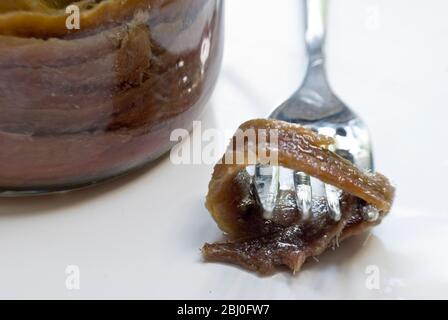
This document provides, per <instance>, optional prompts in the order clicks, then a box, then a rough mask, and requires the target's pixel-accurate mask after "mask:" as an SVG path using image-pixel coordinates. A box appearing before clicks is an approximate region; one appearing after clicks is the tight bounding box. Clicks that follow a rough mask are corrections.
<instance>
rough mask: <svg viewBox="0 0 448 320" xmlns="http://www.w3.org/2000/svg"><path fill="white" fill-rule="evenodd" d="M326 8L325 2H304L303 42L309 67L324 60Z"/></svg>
mask: <svg viewBox="0 0 448 320" xmlns="http://www.w3.org/2000/svg"><path fill="white" fill-rule="evenodd" d="M327 6H328V2H327V0H305V42H306V48H307V51H308V56H309V64H310V65H313V64H315V63H316V62H317V61H320V60H323V58H324V54H323V43H324V40H325V33H326V26H325V24H326V14H327Z"/></svg>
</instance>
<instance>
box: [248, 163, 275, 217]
mask: <svg viewBox="0 0 448 320" xmlns="http://www.w3.org/2000/svg"><path fill="white" fill-rule="evenodd" d="M279 170H280V168H279V167H278V166H266V165H260V164H257V165H256V166H255V172H254V177H253V184H254V186H255V191H256V192H255V194H256V196H257V198H258V203H260V204H261V206H262V208H263V211H264V218H265V219H272V217H273V214H274V209H275V204H276V202H277V197H278V193H279V178H280V174H279Z"/></svg>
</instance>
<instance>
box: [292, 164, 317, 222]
mask: <svg viewBox="0 0 448 320" xmlns="http://www.w3.org/2000/svg"><path fill="white" fill-rule="evenodd" d="M294 187H295V189H296V202H297V208H298V209H299V211H301V212H302V215H303V219H308V218H310V217H311V205H312V198H313V195H312V188H311V179H310V176H308V175H307V174H305V173H303V172H294Z"/></svg>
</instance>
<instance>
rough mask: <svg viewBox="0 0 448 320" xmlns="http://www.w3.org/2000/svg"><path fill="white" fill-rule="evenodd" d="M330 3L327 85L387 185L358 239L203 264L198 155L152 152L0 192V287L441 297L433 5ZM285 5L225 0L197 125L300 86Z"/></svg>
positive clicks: (445, 71) (359, 0)
mask: <svg viewBox="0 0 448 320" xmlns="http://www.w3.org/2000/svg"><path fill="white" fill-rule="evenodd" d="M330 10H331V11H330V15H329V23H330V31H329V35H328V50H327V53H328V60H329V62H328V63H329V66H328V69H329V74H330V79H331V82H332V86H333V87H334V89H335V91H336V92H337V93H338V94H339V95H340V97H341V98H342V99H343V100H344V101H345V102H347V104H348V105H350V106H352V107H353V108H354V109H355V110H357V111H358V112H359V113H360V114H361V115H362V117H363V118H364V119H365V120H366V122H367V123H368V124H369V126H370V128H371V132H372V135H373V138H374V143H375V154H376V164H377V168H378V170H379V171H381V172H383V173H385V174H386V175H388V176H389V177H391V178H392V179H393V180H394V182H395V183H396V185H397V186H398V197H397V201H396V204H395V206H394V208H393V212H392V213H391V215H390V217H388V218H387V219H386V220H385V221H384V222H383V224H382V225H381V226H379V227H378V228H376V229H375V230H374V231H373V234H372V235H371V236H367V235H364V236H361V237H358V238H354V239H351V240H349V241H347V242H346V243H344V244H343V245H342V247H341V248H340V249H339V250H337V251H336V252H328V253H326V254H324V255H323V256H321V257H320V258H319V259H320V262H312V263H310V264H308V265H307V266H306V267H305V268H304V270H303V271H302V272H301V273H300V274H299V275H298V276H295V277H292V276H291V275H290V274H289V273H286V272H283V273H279V274H276V275H275V276H272V277H268V278H260V277H258V276H256V275H254V274H252V273H248V272H246V271H243V270H241V269H239V268H236V267H233V266H228V265H222V264H204V263H203V262H202V259H201V255H200V251H199V248H200V247H201V246H202V244H203V243H204V242H205V241H214V240H218V239H220V236H221V235H220V231H219V230H218V229H217V227H216V225H215V223H214V222H213V221H212V219H211V218H210V216H209V215H208V213H207V211H206V210H205V208H204V206H203V202H204V196H205V194H206V192H207V184H208V181H209V178H210V173H211V169H212V167H211V166H209V165H194V166H174V165H172V164H171V163H170V161H169V158H167V157H165V158H164V159H162V160H161V161H159V162H157V163H156V164H154V166H153V167H152V168H150V169H147V170H144V172H140V173H139V174H133V175H131V176H129V177H126V178H124V179H120V180H119V181H116V182H113V183H108V184H105V185H102V186H99V187H97V188H94V189H89V190H84V191H81V192H75V193H73V194H69V195H64V196H57V197H44V198H30V199H22V200H12V199H4V200H0V210H1V212H0V253H1V254H0V298H182V299H184V298H185V299H190V298H192V299H195V298H210V299H215V298H263V299H264V298H266V299H270V298H272V299H276V298H278V299H280V298H292V299H302V298H403V299H407V298H448V294H447V289H448V273H447V271H446V270H448V257H447V254H446V247H447V245H448V210H447V208H448V205H447V204H446V203H445V202H444V200H445V199H446V198H445V197H446V195H445V192H446V190H447V188H446V186H445V185H444V184H442V181H443V180H446V179H447V178H448V175H447V173H446V172H447V170H448V151H447V149H446V140H447V138H448V134H447V132H446V117H447V116H448V112H447V111H446V110H447V109H446V104H447V100H448V95H447V84H448V60H447V57H448V38H447V35H448V21H447V20H446V12H447V10H448V2H447V1H445V0H431V1H423V0H412V1H410V0H387V1H385V0H382V1H379V0H331V9H330ZM377 13H378V18H379V20H377V21H375V15H376V14H377ZM299 14H300V10H299V1H297V0H282V1H273V0H270V1H268V0H244V1H237V0H229V1H227V35H226V37H227V48H226V56H225V63H224V67H223V70H222V77H221V79H220V82H219V85H218V88H217V90H216V93H215V95H214V97H213V99H212V102H211V105H210V107H209V109H208V111H207V113H206V115H205V117H204V126H206V127H215V128H218V129H222V130H224V129H226V130H229V132H230V133H231V132H232V131H233V130H234V129H235V128H236V127H237V126H238V125H239V124H240V123H241V122H243V121H244V120H246V119H250V118H254V117H262V116H264V115H266V114H268V113H269V111H270V110H271V109H273V108H274V107H275V106H276V105H278V104H279V103H280V102H281V101H282V100H283V99H285V98H286V97H287V96H288V95H289V94H290V93H291V92H292V90H293V89H294V88H295V87H296V86H297V85H298V84H299V82H300V79H301V77H302V76H303V72H304V70H303V67H304V53H303V45H302V39H303V37H302V36H301V32H302V31H301V28H302V27H301V22H300V20H299ZM372 18H373V20H372ZM67 265H77V266H79V268H80V275H81V278H80V290H72V291H70V290H67V289H66V286H65V281H66V274H65V269H66V267H67ZM372 265H373V266H376V267H378V270H379V271H380V288H379V289H375V290H369V289H368V288H367V287H366V280H367V277H368V275H366V274H365V271H366V268H367V267H368V266H372Z"/></svg>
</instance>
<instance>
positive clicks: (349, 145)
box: [253, 0, 378, 220]
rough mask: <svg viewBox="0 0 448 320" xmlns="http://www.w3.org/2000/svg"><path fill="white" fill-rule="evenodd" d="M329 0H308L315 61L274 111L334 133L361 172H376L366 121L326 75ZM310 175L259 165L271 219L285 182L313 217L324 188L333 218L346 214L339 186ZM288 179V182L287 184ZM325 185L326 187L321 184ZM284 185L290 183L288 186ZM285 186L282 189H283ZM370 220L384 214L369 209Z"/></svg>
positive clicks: (258, 185)
mask: <svg viewBox="0 0 448 320" xmlns="http://www.w3.org/2000/svg"><path fill="white" fill-rule="evenodd" d="M326 10H327V0H305V11H306V19H305V23H306V28H305V30H306V34H305V42H306V48H307V52H308V57H309V62H308V68H307V73H306V76H305V79H304V81H303V84H302V85H301V87H300V88H299V89H298V90H297V91H296V92H295V93H294V94H293V95H292V96H291V98H289V99H288V100H287V101H285V102H284V103H283V104H282V105H280V106H279V107H278V108H277V109H275V110H274V112H273V113H272V114H271V115H270V118H271V119H277V120H282V121H287V122H292V123H297V124H300V125H303V126H305V127H308V128H310V129H312V130H313V131H316V132H318V133H321V134H325V135H329V136H332V137H333V138H334V139H335V145H334V146H332V151H334V152H336V153H338V154H339V155H341V156H342V157H344V158H346V159H348V160H349V161H351V162H352V163H354V164H355V165H356V166H357V167H358V168H360V169H361V170H370V171H371V170H373V156H372V148H371V142H370V137H369V133H368V130H367V127H366V126H365V124H364V122H363V121H362V120H361V119H360V118H359V117H358V116H357V115H356V114H355V113H354V112H353V111H352V110H350V109H349V108H348V107H347V106H346V105H345V104H344V103H343V102H342V101H341V100H340V99H339V98H338V97H337V96H336V95H335V94H334V93H333V92H332V90H331V88H330V86H329V84H328V81H327V77H326V74H325V67H324V63H325V59H324V52H323V43H324V39H325V16H326ZM313 180H315V179H314V178H311V177H309V176H308V175H306V174H304V173H303V172H292V171H290V170H286V169H284V168H279V167H276V166H272V167H269V166H262V165H257V166H256V167H255V172H254V176H253V184H254V187H255V190H256V192H255V193H256V196H257V198H258V201H259V203H260V204H261V205H262V207H263V209H264V212H265V215H264V216H265V218H266V219H270V218H272V215H273V211H274V208H275V205H276V202H277V198H278V196H279V190H280V182H281V181H282V184H283V185H285V186H286V189H293V190H294V191H295V195H296V203H297V207H298V208H299V210H300V211H301V212H302V214H303V217H304V218H308V217H310V215H311V206H312V199H313V195H314V193H316V189H317V188H319V189H320V191H321V194H323V196H325V197H326V200H327V203H328V209H329V212H330V214H331V215H332V217H333V219H335V220H339V219H340V218H341V208H340V194H341V191H340V190H338V189H337V188H335V187H333V186H331V185H327V184H324V185H323V186H322V183H321V182H319V181H317V180H315V181H313ZM285 181H286V182H285ZM319 183H320V185H319ZM283 187H284V186H283ZM283 187H282V188H283ZM366 215H367V217H366V218H367V219H369V220H375V219H376V217H377V215H378V213H377V212H376V211H375V210H374V209H372V210H370V211H369V212H366Z"/></svg>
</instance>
